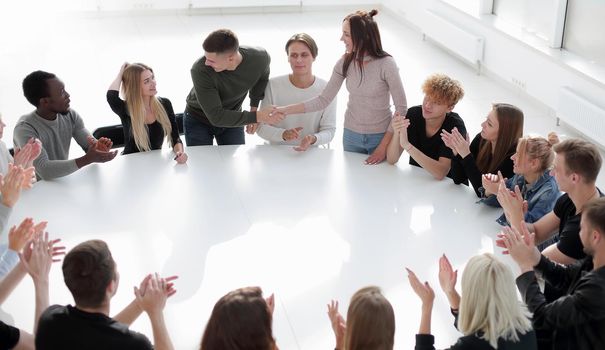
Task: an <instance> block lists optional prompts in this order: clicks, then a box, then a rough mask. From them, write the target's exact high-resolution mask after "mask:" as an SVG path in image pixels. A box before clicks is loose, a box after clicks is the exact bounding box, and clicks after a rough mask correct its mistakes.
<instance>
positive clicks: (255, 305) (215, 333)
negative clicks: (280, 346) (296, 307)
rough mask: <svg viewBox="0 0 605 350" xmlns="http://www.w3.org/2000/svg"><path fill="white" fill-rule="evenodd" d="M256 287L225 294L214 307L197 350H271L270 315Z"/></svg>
mask: <svg viewBox="0 0 605 350" xmlns="http://www.w3.org/2000/svg"><path fill="white" fill-rule="evenodd" d="M262 293H263V292H262V290H261V289H260V288H259V287H246V288H240V289H236V290H234V291H231V292H229V293H227V294H226V295H225V296H223V297H222V298H220V299H219V301H218V302H217V303H216V305H214V309H213V310H212V314H211V315H210V319H209V320H208V324H207V325H206V330H205V331H204V336H203V337H202V342H201V345H200V350H215V349H221V350H273V349H275V340H274V339H273V329H272V322H273V321H272V317H273V316H272V315H271V312H270V311H269V307H268V305H267V302H266V301H265V299H264V298H263V295H262Z"/></svg>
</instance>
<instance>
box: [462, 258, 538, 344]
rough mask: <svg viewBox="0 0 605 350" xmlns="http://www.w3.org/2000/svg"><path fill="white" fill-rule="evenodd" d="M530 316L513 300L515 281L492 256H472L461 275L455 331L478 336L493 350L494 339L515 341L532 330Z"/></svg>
mask: <svg viewBox="0 0 605 350" xmlns="http://www.w3.org/2000/svg"><path fill="white" fill-rule="evenodd" d="M530 317H531V314H530V312H529V311H528V310H527V308H526V306H525V305H523V304H522V303H521V302H520V301H519V300H518V299H517V291H516V289H515V279H514V278H513V274H512V272H511V271H510V269H509V268H508V266H506V265H505V264H504V263H503V262H501V261H499V260H498V259H496V257H495V256H494V255H493V254H489V253H485V254H481V255H476V256H474V257H472V258H471V259H470V260H469V261H468V263H467V264H466V268H465V269H464V273H463V274H462V296H461V300H460V310H459V316H458V330H460V332H462V333H463V334H464V335H471V334H475V333H478V332H480V333H482V335H481V337H482V338H483V339H485V340H486V341H487V342H489V344H490V345H491V346H492V347H493V348H494V349H497V348H498V339H500V338H502V339H503V340H508V341H519V339H520V338H519V334H525V333H527V332H529V331H531V330H532V325H531V321H530Z"/></svg>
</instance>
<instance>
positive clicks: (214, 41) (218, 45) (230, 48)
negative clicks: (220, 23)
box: [202, 29, 239, 54]
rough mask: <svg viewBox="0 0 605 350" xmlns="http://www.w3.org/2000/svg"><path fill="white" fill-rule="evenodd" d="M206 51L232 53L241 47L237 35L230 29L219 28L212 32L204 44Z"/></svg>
mask: <svg viewBox="0 0 605 350" xmlns="http://www.w3.org/2000/svg"><path fill="white" fill-rule="evenodd" d="M202 46H203V48H204V51H206V52H212V53H217V54H221V53H232V52H235V51H237V49H239V41H238V40H237V35H235V33H234V32H232V31H231V30H229V29H217V30H215V31H213V32H212V33H210V34H209V35H208V36H207V37H206V40H204V44H202Z"/></svg>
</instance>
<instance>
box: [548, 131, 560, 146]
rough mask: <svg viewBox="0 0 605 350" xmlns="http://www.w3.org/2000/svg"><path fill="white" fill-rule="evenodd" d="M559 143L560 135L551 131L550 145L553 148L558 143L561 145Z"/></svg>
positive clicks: (549, 134) (549, 136)
mask: <svg viewBox="0 0 605 350" xmlns="http://www.w3.org/2000/svg"><path fill="white" fill-rule="evenodd" d="M559 142H560V140H559V135H557V133H556V132H554V131H551V132H549V133H548V143H549V144H550V145H551V146H554V145H556V144H557V143H559Z"/></svg>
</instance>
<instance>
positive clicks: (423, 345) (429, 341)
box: [414, 331, 538, 350]
mask: <svg viewBox="0 0 605 350" xmlns="http://www.w3.org/2000/svg"><path fill="white" fill-rule="evenodd" d="M434 344H435V337H434V336H433V335H432V334H416V346H415V347H414V349H416V350H434V349H435V346H434ZM448 349H450V350H464V349H469V350H494V348H493V347H492V346H491V345H489V342H488V341H487V340H485V339H483V338H481V336H480V335H479V334H472V335H465V336H462V337H460V338H458V340H457V341H456V343H455V344H454V345H452V346H450V347H449V348H448ZM536 349H538V344H537V343H536V334H535V333H534V331H529V332H527V333H525V334H520V335H519V341H518V342H513V341H512V340H504V339H502V338H500V339H498V350H536Z"/></svg>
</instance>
